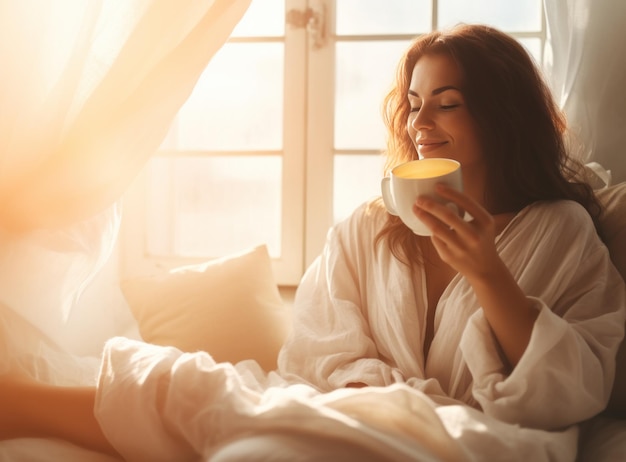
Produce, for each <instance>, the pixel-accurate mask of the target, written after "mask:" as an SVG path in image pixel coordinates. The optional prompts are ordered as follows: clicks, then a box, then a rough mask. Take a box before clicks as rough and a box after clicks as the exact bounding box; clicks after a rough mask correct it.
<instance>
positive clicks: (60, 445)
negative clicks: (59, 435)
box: [0, 438, 121, 462]
mask: <svg viewBox="0 0 626 462" xmlns="http://www.w3.org/2000/svg"><path fill="white" fill-rule="evenodd" d="M51 461H65V462H121V459H118V458H115V457H111V456H108V455H106V454H101V453H99V452H94V451H90V450H88V449H84V448H81V447H79V446H76V445H74V444H71V443H67V442H65V441H60V440H53V439H42V438H21V439H16V440H8V441H2V442H0V462H51Z"/></svg>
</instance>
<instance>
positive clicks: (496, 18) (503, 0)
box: [438, 0, 542, 32]
mask: <svg viewBox="0 0 626 462" xmlns="http://www.w3.org/2000/svg"><path fill="white" fill-rule="evenodd" d="M541 12H542V3H541V0H516V1H514V2H513V1H509V0H481V1H480V2H470V1H467V0H439V21H438V23H439V27H442V26H443V27H448V26H452V25H454V24H456V23H458V22H465V23H482V24H490V25H492V26H495V27H498V28H499V29H502V30H505V31H508V32H519V31H540V30H541Z"/></svg>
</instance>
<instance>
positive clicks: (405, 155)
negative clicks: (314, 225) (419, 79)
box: [376, 24, 602, 263]
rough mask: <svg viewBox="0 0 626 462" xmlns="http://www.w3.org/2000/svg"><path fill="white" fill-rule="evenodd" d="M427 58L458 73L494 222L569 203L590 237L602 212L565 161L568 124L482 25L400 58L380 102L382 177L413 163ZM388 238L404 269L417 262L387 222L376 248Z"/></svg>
mask: <svg viewBox="0 0 626 462" xmlns="http://www.w3.org/2000/svg"><path fill="white" fill-rule="evenodd" d="M426 54H447V55H448V56H450V57H451V58H452V59H453V60H454V61H455V62H456V64H457V65H458V67H459V69H460V70H461V73H462V78H463V95H464V97H465V101H466V104H467V107H468V110H469V112H470V114H471V115H472V116H473V117H474V119H475V120H476V124H477V126H478V129H479V134H478V136H479V138H480V140H481V142H482V146H483V155H484V157H485V160H486V165H487V168H488V171H487V178H488V179H489V185H487V188H486V196H485V197H484V203H485V205H486V208H487V210H489V212H490V213H492V214H499V213H505V212H518V211H520V210H521V209H522V208H524V207H525V206H527V205H529V204H531V203H533V202H536V201H540V200H557V199H570V200H574V201H576V202H578V203H580V204H581V205H583V207H585V208H586V209H587V211H588V212H589V214H590V215H591V217H592V219H593V220H594V223H595V224H596V229H599V227H598V220H599V216H600V214H601V211H602V209H601V206H600V204H599V202H598V201H597V199H596V197H595V195H594V193H593V190H592V189H591V187H590V186H589V185H588V184H587V183H585V182H584V181H581V180H579V178H581V176H580V173H581V172H582V165H581V164H580V163H579V162H577V161H576V160H574V159H573V158H571V157H570V156H569V155H568V150H567V147H566V143H565V134H566V128H567V125H566V121H565V117H564V115H563V113H562V112H561V111H560V109H559V107H558V106H557V104H556V103H555V101H554V99H553V97H552V94H551V92H550V89H549V88H548V86H547V85H546V83H545V82H544V80H543V76H542V75H541V73H540V71H539V69H538V67H537V66H536V65H535V63H534V61H533V59H532V58H531V56H530V55H529V54H528V53H527V52H526V50H525V49H524V47H523V46H522V45H521V44H520V43H519V42H518V41H517V40H516V39H514V38H513V37H511V36H509V35H508V34H505V33H503V32H500V31H498V30H497V29H494V28H492V27H489V26H484V25H466V24H461V25H458V26H456V27H454V28H452V29H449V30H447V31H435V32H432V33H429V34H426V35H423V36H420V37H418V38H417V39H415V40H414V41H413V43H412V44H411V46H410V47H409V48H408V49H407V51H406V52H405V53H404V56H403V57H402V59H401V60H400V63H399V65H398V68H397V72H396V79H395V83H394V85H393V87H392V88H391V90H390V91H389V93H388V94H387V96H386V97H385V99H384V105H383V117H384V121H385V124H386V126H387V129H388V137H387V148H386V152H385V154H386V163H385V174H388V173H389V171H390V170H391V169H392V168H393V167H394V166H396V165H398V164H401V163H403V162H407V161H410V160H414V159H417V152H416V150H415V147H414V145H413V142H412V141H411V139H410V137H409V134H408V132H407V119H408V115H409V112H410V105H409V102H408V99H407V95H408V90H409V85H410V83H411V75H412V73H413V68H414V67H415V64H416V63H417V61H418V60H419V59H420V58H421V57H422V56H424V55H426ZM383 238H386V239H387V241H388V245H389V247H390V249H391V251H392V252H393V254H394V255H395V256H396V257H397V258H399V259H401V260H403V261H407V263H408V261H419V256H420V252H419V247H418V239H416V237H415V235H414V234H413V233H412V232H411V231H410V230H409V229H408V228H407V227H406V226H405V225H404V224H403V223H402V222H401V221H400V219H399V218H398V217H394V216H391V215H389V219H388V220H387V223H386V225H385V226H384V227H383V229H382V230H381V232H380V233H379V235H378V236H377V239H376V242H379V241H381V240H382V239H383Z"/></svg>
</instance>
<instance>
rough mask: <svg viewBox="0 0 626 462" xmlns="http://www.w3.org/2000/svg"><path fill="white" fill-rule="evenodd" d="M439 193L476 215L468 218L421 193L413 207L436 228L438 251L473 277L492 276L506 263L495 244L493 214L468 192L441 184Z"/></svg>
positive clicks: (447, 261)
mask: <svg viewBox="0 0 626 462" xmlns="http://www.w3.org/2000/svg"><path fill="white" fill-rule="evenodd" d="M437 194H439V195H440V196H441V197H442V198H444V199H446V200H448V201H450V202H452V203H454V204H456V206H457V207H458V208H459V210H465V211H466V212H468V213H469V214H470V215H471V216H472V217H473V219H472V220H471V221H465V220H464V219H463V218H462V217H460V216H459V215H458V214H457V213H456V212H455V211H454V210H453V209H452V208H450V207H448V206H446V205H444V204H441V203H439V202H437V201H435V200H433V199H432V198H430V197H427V196H420V197H418V199H417V200H416V202H415V205H414V206H413V211H414V212H415V214H416V216H417V217H418V218H419V219H420V220H421V221H422V222H423V223H424V224H425V225H426V226H428V228H429V229H430V230H431V231H432V237H431V239H432V243H433V245H434V246H435V249H436V250H437V253H439V256H440V257H441V259H442V260H443V261H444V262H446V263H447V264H448V265H450V266H451V267H452V268H454V269H455V270H456V271H458V272H459V273H461V274H462V275H463V276H465V277H466V278H467V279H468V280H470V281H471V280H475V279H478V278H488V277H489V274H491V273H492V272H493V271H494V270H497V269H498V268H499V266H500V265H502V261H501V259H500V256H499V255H498V252H497V251H496V246H495V239H496V226H495V220H494V218H493V216H492V215H491V214H490V213H489V212H488V211H487V210H485V209H484V208H483V207H482V206H481V205H480V204H479V203H478V202H476V201H475V200H473V199H472V198H471V197H469V196H468V195H467V194H464V193H462V192H460V191H457V190H455V189H452V188H450V187H448V186H446V185H444V184H440V185H437Z"/></svg>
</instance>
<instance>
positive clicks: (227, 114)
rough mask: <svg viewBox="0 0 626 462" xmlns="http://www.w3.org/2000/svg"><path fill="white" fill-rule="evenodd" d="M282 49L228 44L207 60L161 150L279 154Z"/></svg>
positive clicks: (263, 44) (281, 47) (267, 45)
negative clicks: (257, 151)
mask: <svg viewBox="0 0 626 462" xmlns="http://www.w3.org/2000/svg"><path fill="white" fill-rule="evenodd" d="M283 54H284V51H283V44H282V43H254V44H250V43H230V44H226V45H224V47H222V49H220V51H219V52H218V53H217V54H216V55H215V57H214V58H213V59H212V60H211V62H210V63H209V65H208V66H207V68H206V70H205V71H204V73H203V74H202V76H201V78H200V80H199V81H198V83H197V85H196V87H195V88H194V91H193V93H192V95H191V96H190V98H189V99H188V100H187V102H186V103H185V104H184V106H183V107H182V108H181V110H180V111H179V113H178V116H177V118H176V120H175V121H174V124H173V126H172V128H171V130H170V133H169V134H168V136H167V138H166V140H165V142H164V143H163V146H162V148H163V149H174V150H265V149H274V150H280V149H281V147H282V121H283V96H282V95H283Z"/></svg>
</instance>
